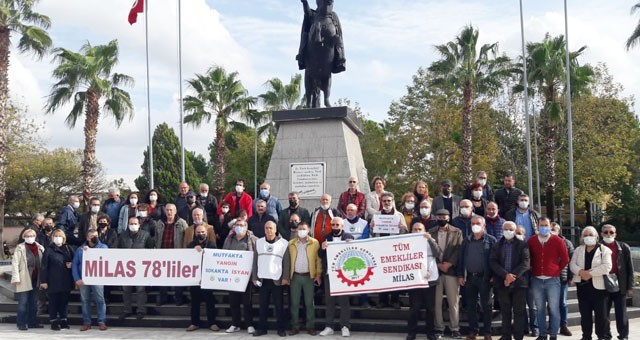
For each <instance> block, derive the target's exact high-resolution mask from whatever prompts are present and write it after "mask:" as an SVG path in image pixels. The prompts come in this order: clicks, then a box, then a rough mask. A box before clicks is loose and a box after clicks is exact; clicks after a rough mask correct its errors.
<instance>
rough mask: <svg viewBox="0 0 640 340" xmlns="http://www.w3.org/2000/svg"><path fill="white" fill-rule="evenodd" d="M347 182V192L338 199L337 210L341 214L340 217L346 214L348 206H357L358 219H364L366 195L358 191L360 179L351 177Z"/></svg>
mask: <svg viewBox="0 0 640 340" xmlns="http://www.w3.org/2000/svg"><path fill="white" fill-rule="evenodd" d="M347 182H348V183H347V191H345V192H343V193H341V194H340V197H339V198H338V206H337V209H338V212H340V215H339V216H344V215H345V214H346V211H347V205H349V204H355V205H356V207H358V217H364V213H365V209H366V203H365V197H364V194H363V193H361V192H360V190H359V189H358V178H357V177H355V176H351V177H349V179H348V180H347Z"/></svg>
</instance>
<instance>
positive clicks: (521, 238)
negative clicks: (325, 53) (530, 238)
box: [516, 234, 524, 241]
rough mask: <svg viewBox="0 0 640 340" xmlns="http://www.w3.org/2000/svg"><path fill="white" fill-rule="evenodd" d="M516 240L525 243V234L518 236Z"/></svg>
mask: <svg viewBox="0 0 640 340" xmlns="http://www.w3.org/2000/svg"><path fill="white" fill-rule="evenodd" d="M516 238H517V239H518V240H520V241H524V234H521V235H516Z"/></svg>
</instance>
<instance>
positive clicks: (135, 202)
mask: <svg viewBox="0 0 640 340" xmlns="http://www.w3.org/2000/svg"><path fill="white" fill-rule="evenodd" d="M129 203H131V204H132V205H136V204H138V199H137V198H130V199H129Z"/></svg>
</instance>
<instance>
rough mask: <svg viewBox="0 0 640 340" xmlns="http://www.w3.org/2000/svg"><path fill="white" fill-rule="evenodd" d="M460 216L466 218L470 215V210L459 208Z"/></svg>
mask: <svg viewBox="0 0 640 340" xmlns="http://www.w3.org/2000/svg"><path fill="white" fill-rule="evenodd" d="M460 215H462V216H467V217H468V216H469V215H471V208H460Z"/></svg>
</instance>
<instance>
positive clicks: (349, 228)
mask: <svg viewBox="0 0 640 340" xmlns="http://www.w3.org/2000/svg"><path fill="white" fill-rule="evenodd" d="M357 211H358V208H357V207H356V205H355V204H349V205H347V210H346V215H345V217H344V220H343V221H342V222H343V225H344V230H345V231H346V232H347V233H349V234H351V236H353V238H354V239H356V240H360V239H366V238H369V235H370V231H371V228H370V227H369V223H368V222H367V220H365V219H363V218H360V217H359V216H358V215H357Z"/></svg>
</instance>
